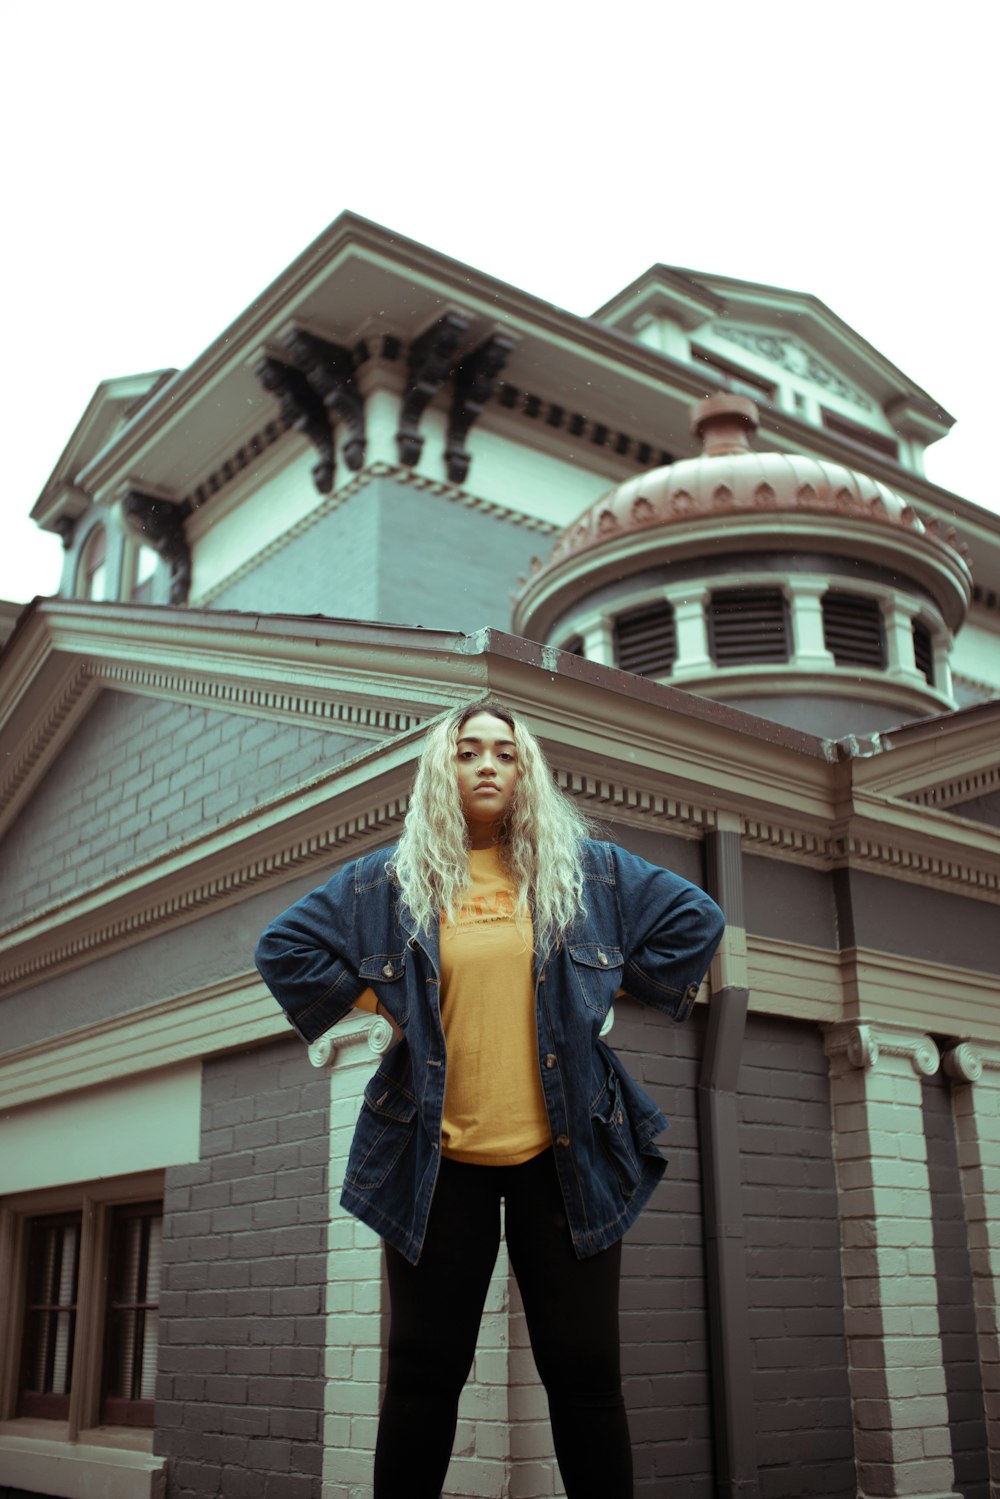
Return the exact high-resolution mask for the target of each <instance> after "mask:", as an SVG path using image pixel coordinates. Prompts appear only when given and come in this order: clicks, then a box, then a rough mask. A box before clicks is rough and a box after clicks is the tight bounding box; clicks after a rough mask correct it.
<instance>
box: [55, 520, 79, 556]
mask: <svg viewBox="0 0 1000 1499" xmlns="http://www.w3.org/2000/svg"><path fill="white" fill-rule="evenodd" d="M78 520H79V516H73V515H58V516H56V519H55V520H54V521H53V522H52V529H53V531H55V533H56V535H57V536H58V537H59V539H60V541H61V542H62V544H63V551H65V552H68V551H69V549H70V547H71V546H72V545H73V537H74V536H75V535H76V527H77V522H78Z"/></svg>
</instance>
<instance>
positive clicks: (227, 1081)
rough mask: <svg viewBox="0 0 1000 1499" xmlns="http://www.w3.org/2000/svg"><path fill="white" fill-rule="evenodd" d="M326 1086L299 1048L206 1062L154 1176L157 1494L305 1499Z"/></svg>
mask: <svg viewBox="0 0 1000 1499" xmlns="http://www.w3.org/2000/svg"><path fill="white" fill-rule="evenodd" d="M328 1094H329V1085H328V1082H327V1080H326V1078H325V1077H322V1076H320V1075H319V1074H317V1072H316V1071H315V1070H314V1069H313V1068H312V1067H311V1066H310V1065H309V1062H308V1059H307V1057H306V1055H305V1052H304V1051H303V1049H302V1047H301V1045H300V1043H299V1042H297V1041H295V1040H291V1039H290V1040H288V1041H282V1042H279V1043H277V1044H272V1045H269V1046H266V1047H263V1048H260V1049H255V1050H252V1051H247V1052H243V1053H239V1054H236V1055H233V1056H227V1057H224V1058H221V1059H218V1060H212V1061H208V1062H206V1063H205V1066H204V1081H203V1121H202V1151H201V1160H200V1161H198V1162H197V1163H195V1164H193V1165H190V1166H182V1167H174V1168H172V1169H171V1170H169V1171H168V1172H167V1190H166V1199H165V1208H164V1245H163V1254H164V1264H163V1291H162V1301H161V1314H160V1338H161V1346H160V1367H159V1377H158V1380H157V1403H156V1451H157V1452H158V1453H161V1454H164V1455H166V1457H167V1458H168V1460H169V1461H168V1488H167V1492H168V1496H169V1499H202V1496H206V1495H211V1496H213V1499H215V1496H217V1495H221V1496H222V1499H317V1496H318V1495H319V1491H320V1465H321V1462H322V1456H323V1451H322V1443H321V1420H322V1405H323V1390H324V1386H323V1365H324V1342H325V1320H324V1283H325V1279H326V1223H327V1216H328V1199H327V1157H328V1119H329V1109H328Z"/></svg>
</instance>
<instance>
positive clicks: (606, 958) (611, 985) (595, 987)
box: [569, 942, 625, 1016]
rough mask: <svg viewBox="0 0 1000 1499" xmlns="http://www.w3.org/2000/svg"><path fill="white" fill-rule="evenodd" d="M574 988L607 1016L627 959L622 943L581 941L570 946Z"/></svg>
mask: <svg viewBox="0 0 1000 1499" xmlns="http://www.w3.org/2000/svg"><path fill="white" fill-rule="evenodd" d="M569 955H570V959H571V962H570V970H571V978H572V982H573V984H574V989H575V992H576V993H577V994H579V995H580V996H581V997H582V999H583V1002H584V1004H586V1005H587V1007H588V1008H589V1009H591V1010H595V1011H596V1012H597V1014H598V1015H601V1016H604V1015H606V1014H607V1013H608V1010H609V1009H610V1008H611V1005H612V1002H613V1001H614V997H615V995H616V994H617V993H618V990H619V989H620V988H621V982H622V974H623V973H624V971H625V960H624V958H623V957H622V950H621V948H620V947H611V946H606V945H603V944H602V943H600V942H581V943H577V944H575V945H574V946H573V947H571V948H570V949H569Z"/></svg>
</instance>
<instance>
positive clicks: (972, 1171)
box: [944, 1042, 1000, 1499]
mask: <svg viewBox="0 0 1000 1499" xmlns="http://www.w3.org/2000/svg"><path fill="white" fill-rule="evenodd" d="M944 1065H945V1070H946V1071H947V1072H948V1074H949V1076H950V1077H951V1078H952V1080H953V1084H954V1088H953V1094H952V1098H953V1110H954V1118H955V1134H956V1136H957V1140H958V1163H959V1170H960V1172H961V1177H962V1196H963V1199H964V1203H965V1221H966V1225H967V1231H968V1239H969V1260H970V1264H971V1269H972V1290H973V1300H974V1304H975V1311H976V1339H977V1343H978V1348H979V1366H980V1372H981V1376H982V1383H983V1404H984V1408H985V1416H986V1448H987V1457H988V1459H989V1474H990V1499H1000V1288H998V1277H1000V1047H996V1046H986V1045H983V1046H980V1045H979V1044H977V1043H974V1042H973V1043H970V1042H962V1043H961V1044H960V1045H958V1046H956V1047H954V1048H953V1049H952V1050H950V1051H948V1052H946V1053H945V1057H944Z"/></svg>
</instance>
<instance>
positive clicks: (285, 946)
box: [254, 863, 368, 1041]
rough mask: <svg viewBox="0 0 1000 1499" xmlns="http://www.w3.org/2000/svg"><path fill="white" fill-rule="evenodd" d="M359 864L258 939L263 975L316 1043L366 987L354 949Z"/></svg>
mask: <svg viewBox="0 0 1000 1499" xmlns="http://www.w3.org/2000/svg"><path fill="white" fill-rule="evenodd" d="M355 867H356V866H355V864H354V863H351V864H348V865H346V866H345V868H343V869H341V870H339V871H338V873H337V874H335V875H334V876H333V877H332V878H331V879H329V880H328V881H327V883H326V884H325V885H321V886H320V887H319V888H318V889H317V890H312V891H310V893H309V894H308V895H304V896H303V897H302V899H301V900H298V901H296V902H295V904H294V905H293V906H289V908H288V910H287V911H283V912H282V913H281V915H280V916H278V917H276V918H275V920H274V921H272V922H271V924H270V926H269V927H268V928H267V930H266V931H265V932H264V934H263V935H262V937H261V939H260V941H259V942H258V943H257V950H256V953H255V955H254V956H255V958H256V962H257V967H258V969H259V970H260V974H261V977H262V978H263V980H264V982H265V983H266V984H267V987H268V988H269V989H270V991H271V993H272V994H273V995H274V997H275V999H276V1000H277V1001H278V1003H279V1004H280V1005H281V1008H282V1009H283V1010H284V1012H285V1014H286V1015H287V1016H288V1019H289V1020H290V1021H291V1023H292V1025H293V1026H294V1027H295V1029H296V1030H297V1031H298V1033H299V1035H300V1036H301V1037H302V1039H303V1040H304V1041H315V1040H316V1038H317V1037H318V1036H321V1035H322V1034H323V1032H324V1031H327V1030H329V1028H330V1026H331V1025H335V1024H336V1023H337V1021H338V1020H342V1019H343V1018H344V1016H345V1015H346V1014H347V1013H348V1012H349V1010H351V1008H352V1007H353V1006H354V1004H355V1002H356V1000H357V999H358V998H359V997H360V996H361V995H362V994H363V993H364V992H365V990H366V989H367V988H368V985H367V983H366V982H365V980H364V979H362V978H361V977H360V976H359V973H358V969H359V965H360V959H359V954H358V953H357V952H356V950H355V934H356V932H357V923H356V921H355V909H354V906H355V900H356V896H355V878H354V875H355Z"/></svg>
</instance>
